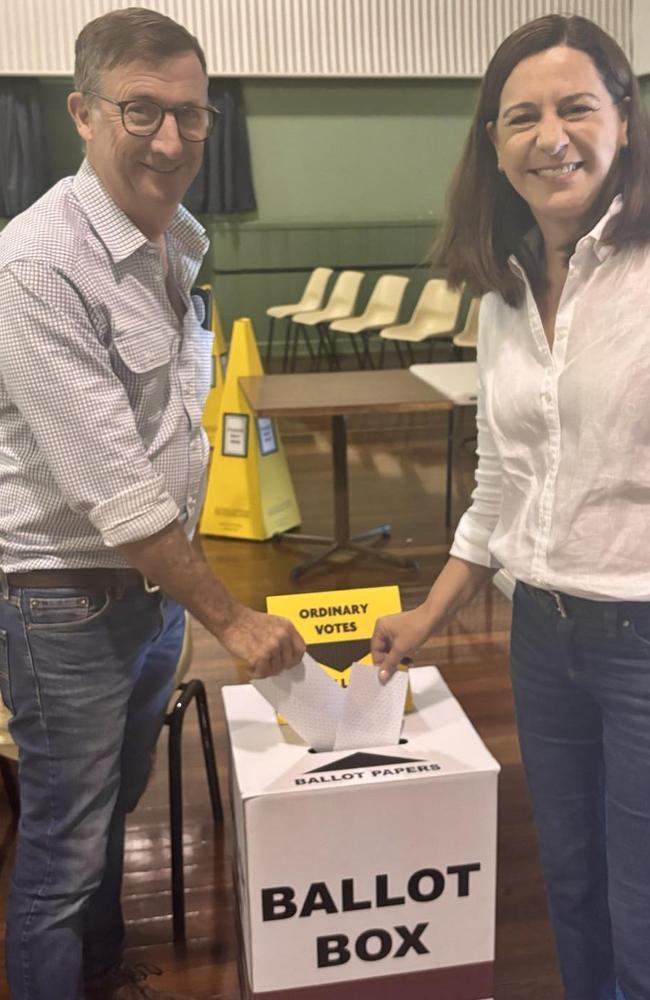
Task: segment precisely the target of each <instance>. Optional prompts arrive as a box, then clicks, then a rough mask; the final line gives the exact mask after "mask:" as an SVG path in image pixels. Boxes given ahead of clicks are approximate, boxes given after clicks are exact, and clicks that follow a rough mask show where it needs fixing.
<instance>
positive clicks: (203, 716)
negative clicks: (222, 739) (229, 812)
mask: <svg viewBox="0 0 650 1000" xmlns="http://www.w3.org/2000/svg"><path fill="white" fill-rule="evenodd" d="M191 683H193V684H196V685H197V687H196V694H195V697H196V712H197V715H198V718H199V729H200V732H201V745H202V747H203V760H204V762H205V776H206V778H207V781H208V791H209V792H210V803H211V805H212V816H213V818H214V821H215V823H221V822H222V820H223V806H222V804H221V793H220V791H219V776H218V774H217V765H216V762H215V756H214V741H213V739H212V726H211V724H210V712H209V709H208V699H207V696H206V693H205V685H204V684H203V681H192V682H191Z"/></svg>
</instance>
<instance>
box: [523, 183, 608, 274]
mask: <svg viewBox="0 0 650 1000" xmlns="http://www.w3.org/2000/svg"><path fill="white" fill-rule="evenodd" d="M622 207H623V198H622V196H621V195H620V194H617V195H616V197H615V198H614V200H613V201H612V203H611V204H610V206H609V208H608V209H607V211H606V212H605V214H604V215H603V216H602V217H601V218H600V219H599V220H598V222H597V223H596V225H595V226H594V227H593V229H591V230H590V231H589V232H588V233H586V234H585V235H584V236H582V237H581V238H580V239H579V240H578V242H577V243H576V252H577V251H579V250H582V249H583V248H586V247H589V246H590V247H591V248H592V249H593V251H594V253H595V255H596V257H597V258H598V261H599V262H601V263H602V261H604V260H607V258H608V257H609V256H610V254H611V253H613V251H614V247H613V246H612V245H611V243H603V233H604V231H605V228H606V227H607V223H608V222H609V220H610V219H613V218H614V216H615V215H617V214H618V213H619V212H620V210H621V208H622ZM524 240H525V241H526V242H527V243H528V244H529V246H530V247H531V248H532V249H535V250H537V249H539V250H541V238H540V233H539V230H538V229H537V226H535V227H534V228H533V229H530V230H529V231H528V232H527V233H526V235H525V236H524ZM508 264H509V265H510V270H511V271H513V272H514V273H515V274H516V275H518V276H519V277H522V278H523V277H524V269H523V267H522V266H521V264H520V263H519V261H518V260H517V257H516V256H515V254H511V255H510V256H509V257H508Z"/></svg>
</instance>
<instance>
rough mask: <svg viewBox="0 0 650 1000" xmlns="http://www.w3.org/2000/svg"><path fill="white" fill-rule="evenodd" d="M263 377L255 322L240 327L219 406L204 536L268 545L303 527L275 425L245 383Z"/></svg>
mask: <svg viewBox="0 0 650 1000" xmlns="http://www.w3.org/2000/svg"><path fill="white" fill-rule="evenodd" d="M247 375H263V369H262V362H261V360H260V355H259V351H258V349H257V342H256V340H255V333H254V331H253V326H252V323H251V321H250V319H239V320H236V321H235V324H234V327H233V333H232V339H231V342H230V352H229V356H228V365H227V368H226V377H225V382H224V386H223V391H222V393H221V399H220V402H219V411H218V414H217V428H216V433H215V440H214V448H213V452H212V462H211V465H210V472H209V476H208V488H207V493H206V498H205V504H204V507H203V514H202V516H201V525H200V531H201V534H203V535H225V536H226V537H229V538H249V539H254V540H260V541H261V540H263V539H266V538H271V537H272V536H273V535H275V534H276V533H278V532H281V531H289V530H290V529H291V528H296V527H297V526H298V525H299V524H300V511H299V510H298V504H297V502H296V497H295V493H294V489H293V483H292V481H291V475H290V473H289V467H288V465H287V460H286V457H285V454H284V449H283V447H282V442H281V440H280V436H279V434H278V431H277V427H276V425H275V421H274V420H270V419H268V418H266V417H257V416H256V414H255V413H253V411H252V410H251V408H250V406H249V405H248V402H247V400H246V397H245V396H244V393H243V392H242V391H241V389H240V388H239V379H240V378H241V377H242V376H247Z"/></svg>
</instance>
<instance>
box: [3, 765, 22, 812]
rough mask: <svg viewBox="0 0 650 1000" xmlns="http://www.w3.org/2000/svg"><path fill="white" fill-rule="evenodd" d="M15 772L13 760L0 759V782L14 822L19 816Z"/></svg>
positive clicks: (18, 796)
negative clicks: (0, 777) (0, 779)
mask: <svg viewBox="0 0 650 1000" xmlns="http://www.w3.org/2000/svg"><path fill="white" fill-rule="evenodd" d="M16 772H17V768H16V764H15V763H14V761H13V760H8V759H7V758H6V757H0V774H1V775H2V782H3V784H4V786H5V792H6V795H7V801H8V803H9V808H10V809H11V814H12V816H13V818H14V819H15V820H17V819H18V818H19V816H20V794H19V791H18V776H17V773H16Z"/></svg>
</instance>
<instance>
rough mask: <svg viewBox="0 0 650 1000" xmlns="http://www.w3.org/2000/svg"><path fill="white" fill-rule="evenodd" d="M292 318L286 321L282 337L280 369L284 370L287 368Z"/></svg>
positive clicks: (292, 325)
mask: <svg viewBox="0 0 650 1000" xmlns="http://www.w3.org/2000/svg"><path fill="white" fill-rule="evenodd" d="M293 327H294V323H293V320H289V322H288V323H287V329H286V333H285V337H284V351H283V352H282V371H283V372H286V371H287V370H288V368H289V351H290V349H291V340H292V337H293Z"/></svg>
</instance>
